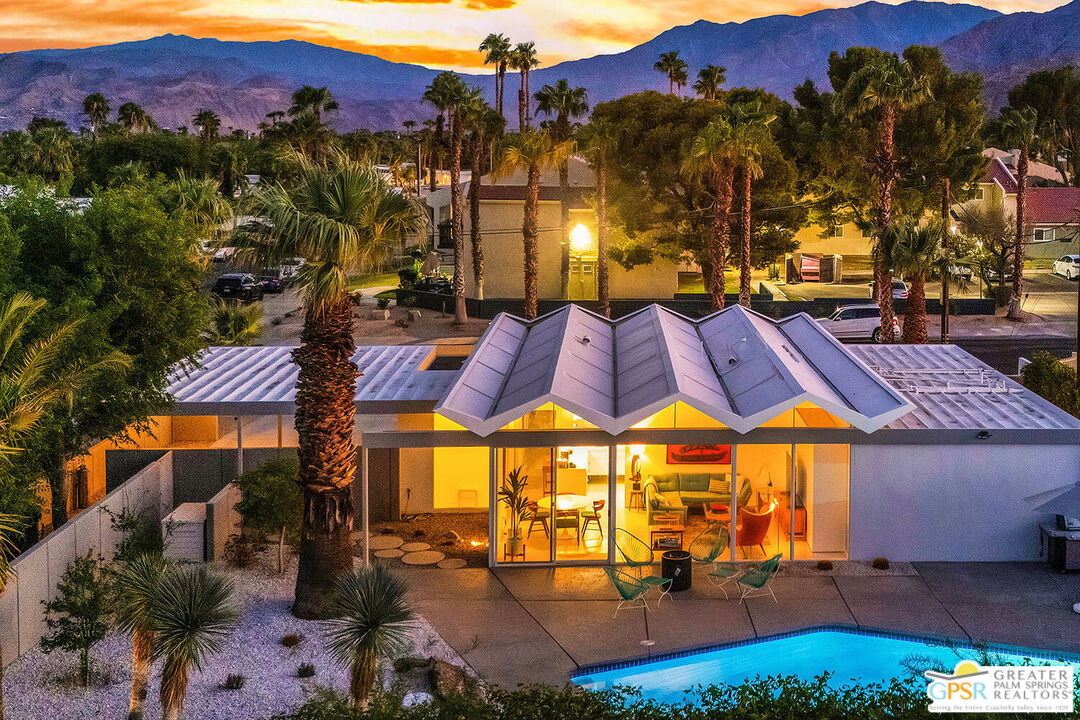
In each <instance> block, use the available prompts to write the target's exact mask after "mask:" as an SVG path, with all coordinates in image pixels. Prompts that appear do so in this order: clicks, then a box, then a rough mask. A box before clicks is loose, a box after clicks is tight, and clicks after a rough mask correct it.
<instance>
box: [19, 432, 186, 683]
mask: <svg viewBox="0 0 1080 720" xmlns="http://www.w3.org/2000/svg"><path fill="white" fill-rule="evenodd" d="M172 469H173V457H172V453H165V454H164V455H162V456H161V457H159V458H157V459H155V460H154V461H153V462H151V463H150V464H148V465H146V466H145V467H143V468H142V469H141V470H139V471H138V472H137V473H135V474H134V475H133V476H132V477H131V479H129V480H128V481H126V482H124V483H122V484H121V485H120V486H119V487H117V488H116V489H115V490H113V491H112V492H110V493H109V494H108V495H106V496H105V497H104V498H102V499H101V500H99V501H98V502H96V503H94V504H93V505H91V506H90V507H88V508H86V509H85V510H83V511H82V512H81V513H79V514H78V515H76V516H75V517H74V518H72V519H71V520H70V521H68V522H67V523H65V524H64V525H63V526H61V527H60V528H59V529H57V530H56V531H55V532H53V533H51V534H50V535H49V536H48V537H46V538H45V539H44V540H42V541H41V542H39V543H38V544H37V545H34V546H33V547H32V548H30V549H29V550H27V551H26V552H25V553H23V554H22V555H20V556H19V557H18V558H16V559H15V561H14V562H13V563H12V566H11V567H12V570H13V571H14V572H13V574H12V577H11V578H10V580H9V583H8V586H7V589H6V590H5V591H4V593H3V594H2V595H0V646H2V647H3V650H4V665H5V666H6V665H8V664H10V663H11V662H12V661H13V660H15V659H16V658H18V657H20V656H21V655H22V654H23V653H25V652H27V651H29V650H30V649H31V648H33V647H36V646H37V644H38V641H39V640H40V639H41V636H42V634H43V633H44V631H45V618H44V614H43V611H42V606H41V603H42V601H43V600H52V599H53V598H54V597H55V594H56V583H57V581H58V580H59V579H60V576H61V575H62V574H63V573H64V571H65V570H67V567H68V565H69V564H70V563H71V561H72V560H74V559H75V558H76V557H77V556H79V555H85V554H86V553H87V552H90V551H95V552H97V553H100V554H101V555H104V556H105V557H111V556H112V553H113V551H114V550H115V548H116V546H117V545H118V544H119V542H120V540H121V539H122V538H121V533H120V532H119V531H116V530H113V528H112V517H113V516H114V515H119V514H120V513H121V512H123V511H124V510H125V509H127V510H131V511H133V512H136V513H145V514H146V515H147V516H148V517H149V518H152V519H153V520H154V522H156V523H157V522H161V519H162V518H163V517H165V516H166V515H168V514H169V512H170V511H171V510H172V507H173V505H172V497H173V488H172Z"/></svg>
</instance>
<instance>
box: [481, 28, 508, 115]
mask: <svg viewBox="0 0 1080 720" xmlns="http://www.w3.org/2000/svg"><path fill="white" fill-rule="evenodd" d="M480 52H482V53H484V64H485V65H494V66H495V111H496V112H498V113H499V116H500V117H503V118H505V117H506V116H505V115H504V114H503V98H504V97H505V94H506V93H505V88H506V68H507V64H508V63H509V62H510V38H508V37H506V36H505V35H503V34H502V33H490V34H489V35H488V36H487V37H486V38H484V40H483V42H481V43H480Z"/></svg>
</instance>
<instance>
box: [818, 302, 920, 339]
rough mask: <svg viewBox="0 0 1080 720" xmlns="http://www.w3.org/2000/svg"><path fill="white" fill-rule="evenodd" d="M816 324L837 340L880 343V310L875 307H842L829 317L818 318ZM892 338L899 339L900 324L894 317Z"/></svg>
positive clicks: (871, 305)
mask: <svg viewBox="0 0 1080 720" xmlns="http://www.w3.org/2000/svg"><path fill="white" fill-rule="evenodd" d="M818 322H819V323H821V326H822V327H824V328H825V329H826V330H828V331H829V332H830V333H831V334H832V335H833V337H835V338H836V339H838V340H871V341H873V342H876V343H878V342H881V309H880V308H878V306H877V305H873V304H866V305H843V306H841V307H838V308H836V312H834V313H833V314H832V315H830V316H829V317H827V318H819V319H818ZM893 337H894V338H895V339H896V340H899V339H900V323H899V322H897V320H896V318H895V317H893Z"/></svg>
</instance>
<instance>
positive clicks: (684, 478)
mask: <svg viewBox="0 0 1080 720" xmlns="http://www.w3.org/2000/svg"><path fill="white" fill-rule="evenodd" d="M714 479H717V480H720V481H721V483H723V484H725V485H726V490H725V491H722V492H717V491H716V490H710V488H709V486H710V485H711V484H712V481H713V480H714ZM730 479H731V476H730V474H729V473H703V472H679V473H656V474H654V475H650V476H649V478H648V479H647V480H646V481H645V487H644V491H645V509H646V510H647V511H648V513H649V524H650V525H653V524H654V523H653V516H654V515H677V516H678V517H679V520H680V521H681V522H682V523H684V524H685V522H686V511H687V509H688V508H689V507H690V506H691V505H704V504H705V503H718V504H722V505H730V504H731V483H730ZM751 494H752V490H751V487H750V481H749V480H747V479H746V478H743V480H742V483H741V484H740V486H739V498H738V499H739V504H740V505H745V504H746V503H747V502H749V500H750V496H751Z"/></svg>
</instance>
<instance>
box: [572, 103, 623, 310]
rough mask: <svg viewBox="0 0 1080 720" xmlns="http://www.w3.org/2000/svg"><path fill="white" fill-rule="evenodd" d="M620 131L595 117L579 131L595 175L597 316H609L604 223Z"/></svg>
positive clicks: (605, 222) (607, 249)
mask: <svg viewBox="0 0 1080 720" xmlns="http://www.w3.org/2000/svg"><path fill="white" fill-rule="evenodd" d="M620 130H621V129H620V128H619V127H618V126H617V125H615V124H613V123H611V122H609V121H608V120H606V119H604V118H597V117H594V118H593V119H592V120H591V121H590V122H589V124H588V125H586V126H585V127H584V128H582V131H581V140H580V146H581V148H582V149H583V150H584V152H585V157H586V158H587V159H588V161H589V164H590V165H591V166H592V168H593V172H595V173H596V298H597V300H598V301H599V305H600V313H601V314H602V315H603V316H604V317H611V300H610V291H609V288H608V256H609V254H610V244H609V239H608V220H607V186H608V169H609V168H610V166H611V163H612V162H613V160H614V158H615V153H616V152H617V149H618V146H619V135H620Z"/></svg>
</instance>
